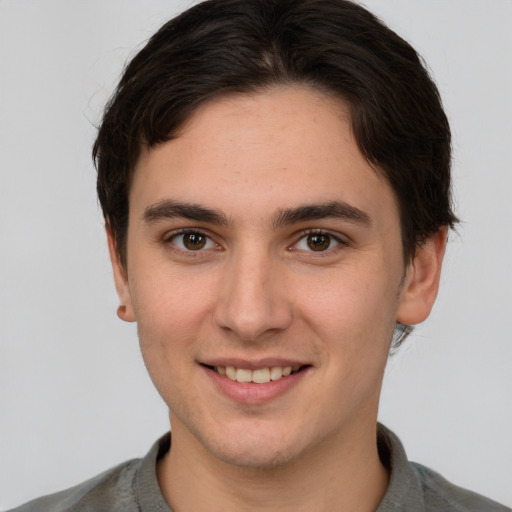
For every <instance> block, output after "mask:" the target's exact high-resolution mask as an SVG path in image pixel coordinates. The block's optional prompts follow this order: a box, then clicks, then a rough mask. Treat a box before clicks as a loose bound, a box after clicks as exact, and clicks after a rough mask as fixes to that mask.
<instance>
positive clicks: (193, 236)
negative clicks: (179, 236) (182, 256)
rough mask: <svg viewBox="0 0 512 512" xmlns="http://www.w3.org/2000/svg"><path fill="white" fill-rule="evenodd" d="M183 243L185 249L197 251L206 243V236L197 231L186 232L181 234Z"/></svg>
mask: <svg viewBox="0 0 512 512" xmlns="http://www.w3.org/2000/svg"><path fill="white" fill-rule="evenodd" d="M183 244H184V245H185V247H186V248H187V249H190V250H192V251H197V250H198V249H202V248H203V247H204V246H205V245H206V237H205V236H203V235H200V234H199V233H186V234H185V235H183Z"/></svg>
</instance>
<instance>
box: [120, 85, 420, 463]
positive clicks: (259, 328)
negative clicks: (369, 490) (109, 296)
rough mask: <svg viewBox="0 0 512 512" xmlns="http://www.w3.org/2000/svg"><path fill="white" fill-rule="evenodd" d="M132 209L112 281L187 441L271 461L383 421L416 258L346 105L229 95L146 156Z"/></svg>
mask: <svg viewBox="0 0 512 512" xmlns="http://www.w3.org/2000/svg"><path fill="white" fill-rule="evenodd" d="M129 202H130V216H129V228H128V239H127V240H128V241H127V269H126V272H125V270H124V269H123V268H121V267H120V266H119V263H118V262H117V260H116V258H115V257H114V270H115V275H116V284H117V288H118V292H119V295H120V298H121V301H122V303H123V304H125V305H126V309H125V310H124V313H123V317H124V319H126V320H136V321H137V322H138V330H139V336H140V344H141V348H142V354H143V357H144V361H145V364H146V366H147V368H148V371H149V373H150V375H151V377H152V379H153V381H154V383H155V385H156V387H157V389H158V390H159V392H160V394H161V395H162V397H163V399H164V400H165V402H166V403H167V405H168V406H169V409H170V417H171V425H172V429H173V436H174V437H173V443H174V442H175V441H176V442H178V441H179V440H180V439H183V440H185V439H188V441H187V442H188V443H191V444H194V443H195V445H196V447H198V448H200V449H203V450H205V451H206V452H207V453H208V454H210V455H213V456H214V457H216V458H218V459H220V460H223V461H226V462H230V463H233V464H239V465H244V466H252V467H267V466H271V465H274V466H275V465H279V464H285V463H288V462H290V461H292V460H297V459H298V458H300V457H301V456H305V454H308V453H313V452H314V450H315V449H320V448H321V447H323V449H330V447H331V446H335V444H336V443H338V442H339V441H340V440H341V439H346V438H347V436H350V435H353V434H354V433H355V432H357V431H358V430H359V429H361V428H363V426H364V425H368V424H370V425H371V424H373V426H374V425H375V420H376V414H377V406H378V398H379V392H380V387H381V380H382V375H383V372H384V367H385V364H386V360H387V355H388V350H389V345H390V340H391V338H392V334H393V330H394V326H395V322H396V321H397V319H400V312H401V311H402V309H403V310H407V307H409V308H410V304H409V305H408V301H409V302H410V297H409V295H408V290H409V289H410V288H411V283H412V282H413V281H414V278H413V277H411V276H413V274H414V264H411V266H410V268H409V267H408V268H404V263H403V257H402V244H401V234H400V224H399V216H398V210H397V206H396V204H395V200H394V196H393V193H392V190H391V189H390V187H389V185H388V184H387V182H386V181H385V180H384V179H383V178H382V177H381V176H380V175H379V173H378V172H376V171H375V170H374V169H372V168H371V167H370V165H369V164H368V163H367V162H366V161H365V159H364V158H363V157H362V155H361V153H360V152H359V150H358V147H357V145H356V143H355V141H354V138H353V135H352V133H351V130H350V125H349V118H348V115H347V112H346V110H345V108H344V106H343V104H342V103H340V102H338V101H334V100H331V99H329V98H327V97H324V96H322V95H319V94H318V93H315V92H312V91H310V90H308V89H301V88H289V89H276V90H274V91H271V92H266V93H261V94H257V95H253V96H247V95H240V96H230V97H225V98H219V99H216V100H215V101H212V102H210V103H208V104H207V105H206V106H203V107H202V108H201V109H199V110H198V111H197V112H196V113H195V114H194V115H193V116H192V118H191V119H190V120H189V122H188V123H187V124H186V126H184V127H183V129H182V130H181V132H180V133H179V134H178V136H177V137H176V138H175V139H173V140H172V141H169V142H166V143H164V144H161V145H160V146H157V147H156V148H153V149H149V150H143V152H142V155H141V157H140V160H139V162H138V164H137V166H136V170H135V173H134V179H133V183H132V186H131V191H130V196H129ZM111 240H112V239H111ZM403 320H405V321H407V320H408V318H405V319H402V321H403ZM290 372H291V373H290ZM183 442H185V441H183ZM173 446H174V445H173Z"/></svg>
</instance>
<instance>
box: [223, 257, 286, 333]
mask: <svg viewBox="0 0 512 512" xmlns="http://www.w3.org/2000/svg"><path fill="white" fill-rule="evenodd" d="M284 274H285V273H284V272H283V268H281V266H280V262H278V261H275V260H272V258H271V257H270V256H269V255H268V254H265V252H264V251H261V250H258V249H253V250H250V249H248V250H245V251H240V252H239V253H238V254H237V255H232V257H231V258H230V260H229V263H228V264H227V265H226V267H225V270H224V273H223V282H222V284H221V286H220V293H219V297H218V300H217V303H216V306H215V313H214V318H215V323H216V324H217V326H219V327H220V328H221V329H223V330H225V331H230V332H231V333H234V334H236V335H237V337H238V338H240V339H241V340H244V341H256V340H258V339H261V338H263V337H265V335H271V334H276V333H278V332H282V331H284V330H285V329H287V328H288V327H289V326H290V324H291V322H292V317H293V309H292V303H291V301H290V300H289V295H288V294H289V289H287V286H286V283H285V281H286V279H285V275H284Z"/></svg>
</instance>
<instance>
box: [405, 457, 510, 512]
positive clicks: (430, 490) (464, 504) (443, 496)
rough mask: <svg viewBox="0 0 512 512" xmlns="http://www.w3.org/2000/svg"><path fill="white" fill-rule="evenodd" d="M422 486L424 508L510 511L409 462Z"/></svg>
mask: <svg viewBox="0 0 512 512" xmlns="http://www.w3.org/2000/svg"><path fill="white" fill-rule="evenodd" d="M409 464H410V465H411V467H412V469H413V470H414V471H415V472H416V474H417V475H418V477H419V480H420V482H421V486H422V488H423V495H424V500H425V510H426V511H427V512H428V511H446V512H448V511H449V512H511V511H512V509H510V508H508V507H505V506H504V505H500V504H499V503H496V502H495V501H492V500H491V499H489V498H485V497H484V496H481V495H480V494H477V493H475V492H472V491H469V490H467V489H463V488H462V487H459V486H457V485H454V484H452V483H451V482H449V481H448V480H446V479H445V478H444V477H443V476H441V475H440V474H439V473H437V472H435V471H433V470H431V469H429V468H427V467H425V466H423V465H421V464H418V463H415V462H411V463H409Z"/></svg>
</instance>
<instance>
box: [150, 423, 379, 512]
mask: <svg viewBox="0 0 512 512" xmlns="http://www.w3.org/2000/svg"><path fill="white" fill-rule="evenodd" d="M353 430H354V431H353V432H344V436H343V439H339V436H337V437H338V438H337V439H330V440H329V439H327V440H325V442H323V443H322V446H315V447H314V448H312V449H311V450H310V451H309V453H305V454H303V456H302V457H301V458H300V460H295V461H291V462H290V463H288V464H286V465H283V466H279V467H271V468H269V467H265V468H247V467H238V466H234V465H232V464H228V463H225V462H223V461H221V460H219V459H217V458H216V457H214V456H213V455H212V454H210V453H209V452H207V451H206V450H205V449H204V447H203V446H202V445H201V444H200V443H199V442H198V441H197V439H196V438H195V437H194V436H193V435H192V434H191V433H190V432H189V431H188V430H187V429H186V427H185V426H184V425H183V424H181V423H180V422H179V421H176V419H175V418H173V434H172V445H171V446H172V448H171V450H170V451H169V453H168V454H167V455H166V456H165V457H164V458H163V459H162V460H161V461H160V462H159V464H158V467H157V473H158V480H159V484H160V487H161V489H162V493H163V495H164V497H165V499H166V501H167V502H168V503H169V504H170V506H171V508H173V510H175V511H176V512H180V511H182V510H194V511H195V512H206V511H208V512H210V511H211V510H223V511H224V512H232V511H233V512H234V511H237V512H245V511H255V510H258V511H261V512H264V511H276V510H279V511H280V512H288V511H292V510H293V511H294V512H302V511H306V510H307V511H310V510H315V511H318V512H324V511H325V512H327V511H332V510H344V511H346V512H349V511H358V512H371V511H375V510H376V509H377V507H378V505H379V503H380V502H381V500H382V498H383V497H384V494H385V492H386V489H387V485H388V483H389V475H388V472H387V470H386V469H385V468H384V466H383V465H382V463H381V462H380V459H379V455H378V451H377V441H376V439H377V437H376V422H374V423H372V424H369V425H368V426H367V427H366V428H361V426H360V425H358V428H356V429H353ZM333 447H335V449H333Z"/></svg>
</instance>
